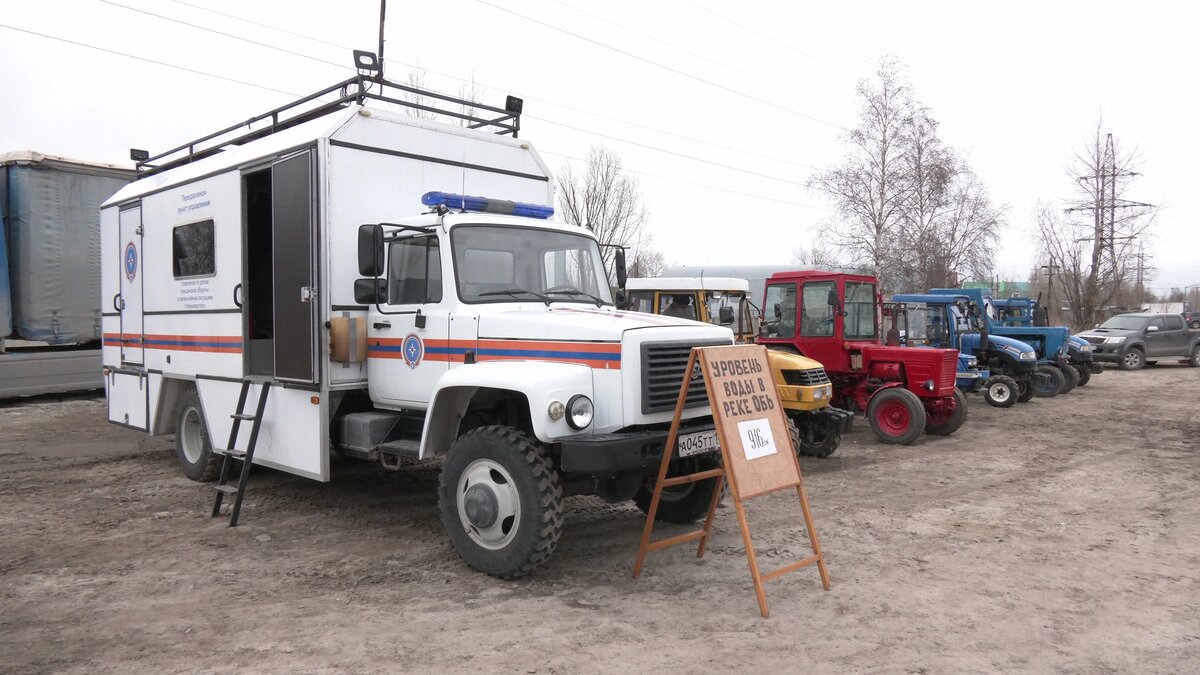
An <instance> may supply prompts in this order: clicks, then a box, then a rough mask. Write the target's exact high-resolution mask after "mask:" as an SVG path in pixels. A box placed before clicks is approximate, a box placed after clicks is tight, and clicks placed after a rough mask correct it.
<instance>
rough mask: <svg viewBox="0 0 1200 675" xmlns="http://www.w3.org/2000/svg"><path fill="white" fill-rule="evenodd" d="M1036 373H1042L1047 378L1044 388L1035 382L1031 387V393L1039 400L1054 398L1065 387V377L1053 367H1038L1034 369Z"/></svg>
mask: <svg viewBox="0 0 1200 675" xmlns="http://www.w3.org/2000/svg"><path fill="white" fill-rule="evenodd" d="M1036 372H1037V373H1044V374H1045V375H1046V377H1048V378H1049V382H1048V383H1047V384H1046V386H1044V387H1043V386H1039V385H1038V383H1037V382H1035V383H1034V385H1033V393H1034V395H1035V396H1038V397H1041V398H1054V397H1055V396H1058V395H1059V394H1061V393H1062V391H1063V387H1065V386H1067V376H1066V375H1063V372H1062V371H1061V370H1059V369H1058V368H1057V367H1055V366H1050V365H1044V364H1043V365H1040V366H1038V367H1037V369H1036Z"/></svg>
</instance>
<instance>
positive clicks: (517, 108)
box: [504, 96, 525, 115]
mask: <svg viewBox="0 0 1200 675" xmlns="http://www.w3.org/2000/svg"><path fill="white" fill-rule="evenodd" d="M524 107H525V101H524V100H523V99H519V98H517V97H516V96H509V97H508V98H506V99H504V110H505V111H507V112H510V113H516V114H518V115H520V114H521V109H522V108H524Z"/></svg>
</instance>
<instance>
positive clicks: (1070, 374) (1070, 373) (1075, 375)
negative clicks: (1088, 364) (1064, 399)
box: [1058, 365, 1079, 394]
mask: <svg viewBox="0 0 1200 675" xmlns="http://www.w3.org/2000/svg"><path fill="white" fill-rule="evenodd" d="M1058 370H1059V372H1061V373H1062V374H1063V388H1062V391H1060V392H1058V393H1060V394H1069V393H1071V392H1072V391H1074V390H1075V387H1078V386H1079V372H1078V371H1076V370H1075V368H1074V367H1072V366H1069V365H1067V366H1059V367H1058Z"/></svg>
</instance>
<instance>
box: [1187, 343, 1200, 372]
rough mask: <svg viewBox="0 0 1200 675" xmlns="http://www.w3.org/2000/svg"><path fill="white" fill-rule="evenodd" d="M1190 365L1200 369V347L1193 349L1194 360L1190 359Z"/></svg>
mask: <svg viewBox="0 0 1200 675" xmlns="http://www.w3.org/2000/svg"><path fill="white" fill-rule="evenodd" d="M1188 365H1189V366H1191V367H1193V368H1200V345H1196V346H1195V347H1192V358H1190V359H1188Z"/></svg>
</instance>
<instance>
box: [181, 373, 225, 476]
mask: <svg viewBox="0 0 1200 675" xmlns="http://www.w3.org/2000/svg"><path fill="white" fill-rule="evenodd" d="M175 456H176V457H177V458H178V459H179V466H180V468H181V469H183V475H185V476H187V477H188V478H190V479H192V480H194V481H197V482H201V483H207V482H211V481H214V480H216V479H217V475H218V474H220V473H221V460H222V459H223V457H222V455H219V454H217V453H216V452H213V447H212V440H211V436H209V433H208V424H207V423H206V422H205V421H204V408H203V407H202V406H201V405H200V394H199V392H197V391H196V387H194V386H192V387H188V388H187V391H185V392H183V397H182V398H180V400H179V406H178V407H176V408H175Z"/></svg>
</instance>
